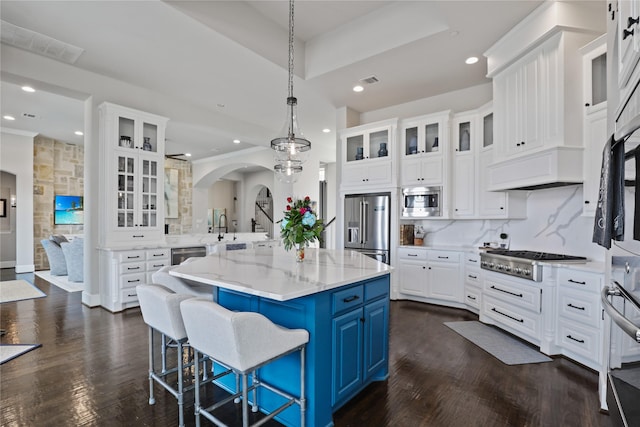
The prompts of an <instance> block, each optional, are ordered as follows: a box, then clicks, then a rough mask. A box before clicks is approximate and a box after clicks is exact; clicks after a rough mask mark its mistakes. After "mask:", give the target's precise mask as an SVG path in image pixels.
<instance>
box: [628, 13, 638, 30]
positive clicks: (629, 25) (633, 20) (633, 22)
mask: <svg viewBox="0 0 640 427" xmlns="http://www.w3.org/2000/svg"><path fill="white" fill-rule="evenodd" d="M639 22H640V16H636V17H635V18H632V17H628V18H627V28H631V27H632V26H633V24H637V23H639Z"/></svg>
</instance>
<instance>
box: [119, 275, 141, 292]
mask: <svg viewBox="0 0 640 427" xmlns="http://www.w3.org/2000/svg"><path fill="white" fill-rule="evenodd" d="M146 280H147V275H146V274H145V273H135V274H123V275H122V276H120V289H125V288H135V287H136V286H138V285H143V284H145V283H146Z"/></svg>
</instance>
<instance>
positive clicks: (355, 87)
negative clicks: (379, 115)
mask: <svg viewBox="0 0 640 427" xmlns="http://www.w3.org/2000/svg"><path fill="white" fill-rule="evenodd" d="M363 90H364V88H363V87H362V86H360V85H356V86H354V87H353V91H354V92H362V91H363Z"/></svg>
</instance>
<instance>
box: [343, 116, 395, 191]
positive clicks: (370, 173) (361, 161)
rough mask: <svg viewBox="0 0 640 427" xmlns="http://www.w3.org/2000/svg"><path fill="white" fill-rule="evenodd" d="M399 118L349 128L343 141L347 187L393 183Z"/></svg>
mask: <svg viewBox="0 0 640 427" xmlns="http://www.w3.org/2000/svg"><path fill="white" fill-rule="evenodd" d="M396 130H397V121H396V120H387V121H384V122H377V123H372V124H369V125H362V126H357V127H353V128H349V129H346V130H345V131H343V132H342V133H341V135H340V139H341V144H342V183H341V185H342V186H343V187H360V186H365V187H366V186H371V185H392V184H393V183H394V182H395V179H394V170H395V168H394V166H393V162H394V159H393V155H394V150H395V148H394V147H395V132H396Z"/></svg>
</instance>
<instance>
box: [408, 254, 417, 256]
mask: <svg viewBox="0 0 640 427" xmlns="http://www.w3.org/2000/svg"><path fill="white" fill-rule="evenodd" d="M407 256H418V254H407Z"/></svg>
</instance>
